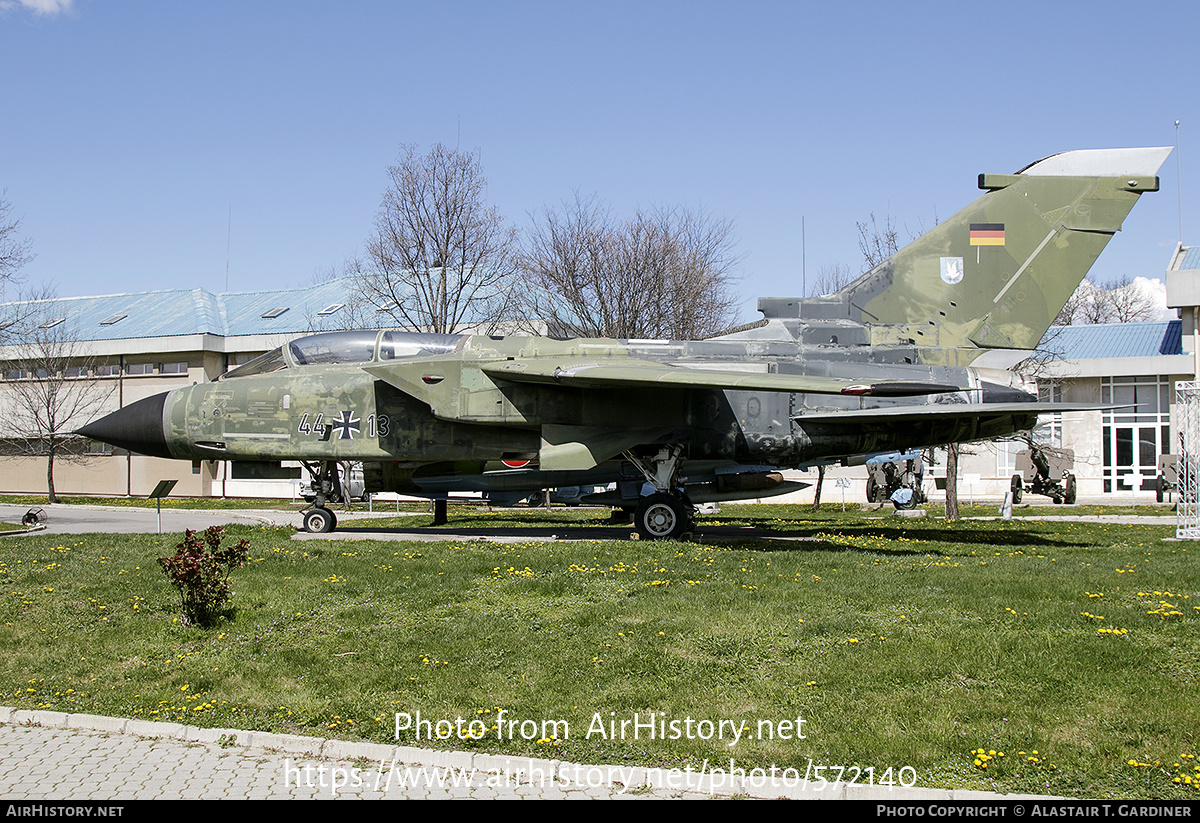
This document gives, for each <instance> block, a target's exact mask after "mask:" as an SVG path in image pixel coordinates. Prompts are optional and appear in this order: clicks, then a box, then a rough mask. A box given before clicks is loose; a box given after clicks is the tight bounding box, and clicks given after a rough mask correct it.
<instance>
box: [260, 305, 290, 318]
mask: <svg viewBox="0 0 1200 823" xmlns="http://www.w3.org/2000/svg"><path fill="white" fill-rule="evenodd" d="M290 308H291V306H277V307H276V308H273V309H271V310H270V311H265V312H263V313H262V317H263V319H264V320H274V319H275V318H276V317H278V316H279V315H281V314H283V313H284V312H285V311H287V310H288V309H290Z"/></svg>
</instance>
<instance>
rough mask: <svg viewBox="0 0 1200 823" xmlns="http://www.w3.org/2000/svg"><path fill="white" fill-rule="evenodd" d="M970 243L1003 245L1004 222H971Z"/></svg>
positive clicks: (974, 244) (973, 244) (975, 244)
mask: <svg viewBox="0 0 1200 823" xmlns="http://www.w3.org/2000/svg"><path fill="white" fill-rule="evenodd" d="M971 245H972V246H1003V245H1004V224H1003V223H972V224H971Z"/></svg>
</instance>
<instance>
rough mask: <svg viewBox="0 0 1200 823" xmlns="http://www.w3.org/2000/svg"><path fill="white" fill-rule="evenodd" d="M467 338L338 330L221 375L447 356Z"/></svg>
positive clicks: (303, 339) (294, 343)
mask: <svg viewBox="0 0 1200 823" xmlns="http://www.w3.org/2000/svg"><path fill="white" fill-rule="evenodd" d="M465 338H466V335H463V334H426V333H424V332H413V331H335V332H326V333H324V334H313V335H309V336H308V337H301V338H298V339H296V340H293V341H292V342H290V343H288V344H287V345H286V346H283V347H281V348H278V349H275V350H274V351H269V352H267V353H266V354H264V355H261V356H260V357H256V358H255V359H253V360H251V361H250V362H249V363H246V364H245V365H242V366H238V367H237V368H236V369H233V370H232V371H230V372H227V373H226V374H224V375H222V377H221V378H220V379H222V380H229V379H232V378H234V377H248V376H250V375H253V374H267V373H269V372H273V371H276V370H278V369H286V368H291V367H295V366H313V365H330V364H338V363H372V362H376V361H388V360H400V359H404V358H408V357H428V356H430V355H435V354H447V353H449V352H452V351H454V350H455V349H457V348H458V346H459V345H460V344H461V343H462V341H463V340H464V339H465Z"/></svg>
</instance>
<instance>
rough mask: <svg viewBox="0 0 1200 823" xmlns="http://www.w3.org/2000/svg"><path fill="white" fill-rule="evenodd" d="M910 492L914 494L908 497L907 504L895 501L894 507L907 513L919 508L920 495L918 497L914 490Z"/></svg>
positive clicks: (893, 502)
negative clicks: (909, 510)
mask: <svg viewBox="0 0 1200 823" xmlns="http://www.w3.org/2000/svg"><path fill="white" fill-rule="evenodd" d="M909 491H912V494H910V495H909V496H908V502H907V503H901V502H900V501H898V500H893V501H892V505H893V506H895V507H896V508H897V509H898V510H900V511H907V510H908V509H915V508H916V507H917V496H918V495H917V492H915V491H913V490H912V489H909Z"/></svg>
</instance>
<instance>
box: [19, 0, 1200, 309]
mask: <svg viewBox="0 0 1200 823" xmlns="http://www.w3.org/2000/svg"><path fill="white" fill-rule="evenodd" d="M1198 24H1200V4H1196V3H1187V2H1175V3H1156V2H1145V3H1138V4H1133V3H1128V2H1119V3H1118V2H1103V1H1101V2H1095V1H1093V2H1079V3H1074V2H1040V3H1028V2H1020V1H1018V2H1007V3H1004V4H1002V5H999V6H998V5H996V4H982V3H968V2H945V3H935V2H846V3H842V4H837V5H836V7H835V5H834V4H831V3H811V4H810V3H800V2H791V3H784V2H754V0H750V1H749V2H747V1H746V0H739V2H736V3H735V2H653V1H644V2H519V1H516V0H514V1H512V2H501V1H500V0H497V1H496V2H466V1H465V0H461V1H460V2H455V1H454V0H446V1H444V2H421V3H416V2H341V3H332V2H266V1H263V2H252V1H251V0H242V1H241V2H222V1H221V0H207V1H206V2H203V3H199V2H192V3H189V2H148V1H147V2H134V1H133V0H126V1H125V2H117V1H116V0H111V1H108V2H106V1H105V0H73V2H72V1H71V0H0V77H3V81H0V89H2V92H0V93H2V95H3V97H2V98H0V120H2V122H0V188H2V189H7V197H8V199H9V200H10V201H11V203H12V205H13V208H14V213H15V214H17V215H19V216H21V217H22V218H23V224H22V228H23V232H24V234H25V235H26V236H28V237H29V238H30V239H32V241H33V243H34V251H35V252H36V254H37V258H36V260H35V261H34V262H32V263H31V264H29V265H28V266H27V267H26V268H25V272H24V273H25V275H26V277H27V278H28V280H29V281H30V282H32V283H49V284H53V285H54V286H55V288H56V289H57V291H58V293H59V294H60V295H63V296H73V295H88V294H108V293H115V292H123V291H143V290H151V289H159V288H196V287H203V288H208V289H213V290H222V289H224V287H225V277H226V249H227V238H228V258H229V264H228V265H229V286H230V288H231V289H233V290H253V289H260V288H264V289H265V288H282V287H288V286H302V285H304V284H305V283H306V282H307V281H308V280H309V279H310V278H311V277H312V276H313V273H314V272H315V271H316V270H318V269H322V268H327V267H330V266H339V265H340V264H341V262H342V261H343V260H344V259H345V258H346V257H348V256H350V255H353V254H355V253H356V252H358V251H360V250H361V247H362V244H363V241H364V240H365V239H366V237H367V236H368V234H369V233H370V231H371V227H372V220H373V218H374V214H375V211H376V209H377V208H378V205H379V201H380V196H381V194H382V191H383V187H384V183H385V173H386V169H387V166H388V165H389V164H391V163H392V162H394V161H395V160H396V158H397V157H398V155H399V148H400V146H401V144H404V143H414V144H417V145H418V146H419V147H421V148H428V147H429V146H431V145H432V144H434V143H436V142H442V143H446V144H449V145H458V146H459V147H460V148H463V149H468V150H478V151H479V152H481V156H482V160H483V166H484V169H485V171H486V174H487V177H488V180H489V186H488V194H489V198H490V200H491V201H492V203H493V204H495V205H496V206H497V207H498V208H499V209H500V210H501V211H502V212H503V213H504V214H505V215H507V216H508V217H509V219H510V220H512V221H513V222H514V223H515V224H516V225H517V226H519V227H524V226H526V225H528V224H529V222H530V217H529V215H530V214H531V213H533V212H536V211H538V210H540V209H541V208H542V207H543V206H545V205H551V206H553V205H555V204H557V203H558V202H559V201H561V200H564V199H567V198H570V197H572V196H573V192H574V191H576V190H579V191H580V192H581V193H583V194H593V193H594V194H597V195H598V196H600V197H601V198H603V199H605V200H607V201H609V202H610V203H611V204H612V206H613V208H614V211H615V212H617V213H628V212H629V211H631V210H632V209H634V208H635V207H637V206H653V205H670V204H683V205H688V206H691V207H700V208H704V209H706V210H708V211H710V212H712V213H713V214H714V215H718V216H722V217H727V218H730V219H732V220H733V221H735V224H736V227H737V235H738V238H739V243H738V249H739V251H740V252H742V253H743V254H744V255H745V258H744V262H743V264H742V271H741V275H742V280H741V282H740V284H739V289H740V291H741V292H742V293H743V294H744V295H745V302H744V304H743V305H744V315H745V319H752V318H753V316H754V301H755V299H756V298H757V297H758V296H759V295H789V296H790V295H795V294H799V293H800V291H801V288H802V283H801V279H802V268H806V269H807V273H808V277H809V278H814V277H815V276H816V273H817V271H818V270H819V268H820V267H821V266H822V265H823V264H833V263H845V264H848V265H850V266H852V267H853V269H854V271H855V272H857V271H858V270H859V268H860V267H861V255H860V254H859V251H858V247H857V234H856V229H855V223H856V222H857V221H861V220H865V219H866V218H867V217H868V216H869V215H870V214H871V213H874V214H876V215H877V216H879V217H880V218H882V217H883V216H884V215H885V214H888V213H890V214H891V215H892V217H893V218H894V219H895V220H896V222H897V225H898V227H899V228H900V231H901V235H902V236H906V235H907V233H908V232H909V231H912V232H916V231H917V230H918V227H919V226H920V225H921V224H922V223H924V224H925V225H926V226H928V225H929V224H932V222H934V220H936V219H939V218H942V219H944V218H945V217H948V216H949V215H951V214H953V213H954V212H955V211H957V210H958V209H959V208H960V207H962V206H964V205H966V204H967V203H968V202H970V201H971V200H972V199H973V198H974V197H975V196H977V194H978V190H977V189H976V187H975V183H976V176H977V175H978V174H979V173H980V172H1012V171H1015V170H1017V169H1018V168H1020V167H1022V166H1024V165H1026V164H1028V163H1030V162H1032V161H1034V160H1037V159H1039V158H1041V157H1044V156H1046V155H1049V154H1053V153H1055V152H1059V151H1065V150H1069V149H1076V148H1107V147H1121V146H1168V145H1174V144H1175V138H1176V133H1175V125H1174V123H1175V121H1176V120H1180V121H1181V131H1180V135H1181V147H1182V153H1181V155H1180V157H1181V162H1182V179H1183V192H1184V196H1183V198H1182V201H1183V203H1182V210H1183V217H1184V221H1185V222H1184V227H1183V233H1184V240H1185V242H1194V243H1200V227H1198V226H1197V221H1198V220H1200V99H1198V97H1197V94H1196V80H1197V78H1200V56H1198V54H1197V51H1196V49H1194V48H1193V47H1192V46H1191V38H1190V34H1188V33H1190V32H1194V31H1196V30H1197V29H1200V25H1198ZM1161 177H1162V185H1163V190H1162V191H1161V192H1159V193H1157V194H1153V195H1148V196H1146V197H1143V198H1142V201H1141V202H1140V203H1139V204H1138V206H1137V208H1136V209H1135V210H1134V212H1133V214H1132V215H1131V217H1130V218H1129V219H1128V220H1127V221H1126V230H1125V231H1123V232H1122V233H1121V234H1119V235H1118V236H1117V238H1116V239H1115V240H1114V241H1113V242H1112V243H1111V244H1110V246H1109V248H1108V250H1107V251H1106V252H1105V254H1104V255H1103V256H1102V257H1101V259H1100V262H1099V263H1098V264H1097V266H1096V268H1095V269H1094V274H1095V275H1097V276H1098V277H1100V278H1101V279H1106V278H1109V277H1119V276H1122V275H1126V274H1128V275H1130V276H1139V275H1144V276H1149V277H1161V276H1162V271H1163V269H1164V268H1165V267H1166V264H1167V261H1168V259H1169V256H1170V253H1171V251H1172V249H1173V248H1174V246H1175V243H1176V242H1177V241H1178V240H1179V190H1180V189H1179V186H1178V184H1177V170H1176V156H1175V155H1174V154H1172V156H1171V157H1170V158H1169V159H1168V161H1167V163H1166V165H1165V166H1164V167H1163V169H1162V171H1161ZM231 214H232V221H231V220H230V215H231ZM802 220H803V223H804V226H805V232H804V234H805V242H804V248H803V255H802V246H801V221H802ZM230 223H232V227H231V228H230Z"/></svg>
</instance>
